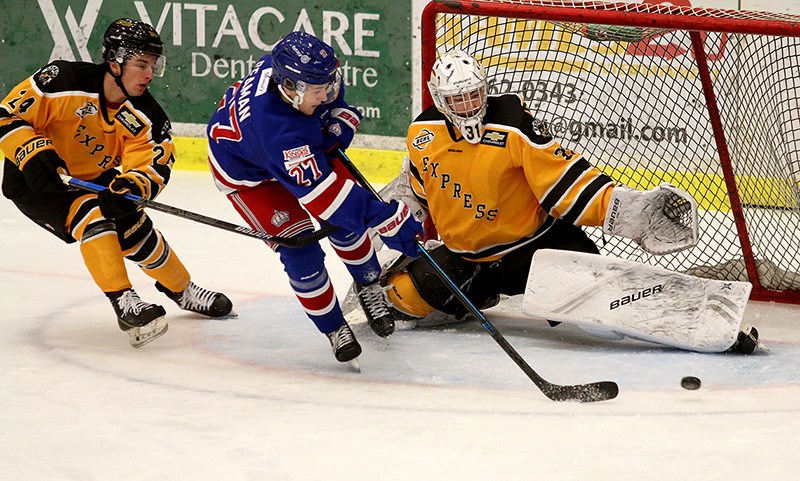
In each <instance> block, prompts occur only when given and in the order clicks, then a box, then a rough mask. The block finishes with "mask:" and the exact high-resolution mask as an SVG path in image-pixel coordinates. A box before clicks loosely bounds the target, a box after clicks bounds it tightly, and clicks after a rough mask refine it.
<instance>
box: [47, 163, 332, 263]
mask: <svg viewBox="0 0 800 481" xmlns="http://www.w3.org/2000/svg"><path fill="white" fill-rule="evenodd" d="M61 180H62V181H63V182H64V183H65V184H67V185H69V186H72V187H76V188H78V189H82V190H86V191H88V192H100V191H102V190H106V189H107V187H104V186H102V185H98V184H94V183H92V182H87V181H85V180H81V179H76V178H75V177H70V176H68V175H64V174H61ZM124 197H125V198H126V199H128V200H131V201H133V202H135V203H136V204H138V205H140V206H142V207H147V208H149V209H153V210H157V211H159V212H165V213H167V214H171V215H174V216H177V217H182V218H184V219H189V220H193V221H195V222H199V223H201V224H205V225H210V226H211V227H216V228H217V229H222V230H226V231H229V232H235V233H237V234H242V235H244V236H247V237H253V238H255V239H260V240H263V241H267V242H272V243H274V244H278V245H281V246H284V247H303V246H306V245H308V244H311V243H312V242H317V241H319V240H320V239H323V238H325V237H327V236H328V235H329V234H330V233H331V232H333V231H334V230H336V226H334V225H331V224H326V225H324V226H322V227H321V228H319V229H317V230H315V231H314V232H312V233H310V234H301V235H298V236H294V237H281V236H273V235H269V234H267V233H266V232H259V231H256V230H253V229H250V228H248V227H244V226H240V225H236V224H232V223H230V222H226V221H224V220H219V219H215V218H213V217H208V216H205V215H203V214H198V213H196V212H191V211H188V210H184V209H179V208H178V207H173V206H171V205H166V204H161V203H159V202H154V201H152V200H148V199H144V198H142V197H139V196H137V195H133V194H125V196H124Z"/></svg>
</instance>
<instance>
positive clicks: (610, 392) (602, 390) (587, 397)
mask: <svg viewBox="0 0 800 481" xmlns="http://www.w3.org/2000/svg"><path fill="white" fill-rule="evenodd" d="M335 152H336V154H337V155H338V156H339V158H340V159H341V160H342V164H344V166H345V167H346V168H347V170H348V171H350V173H351V174H352V175H353V177H355V179H356V180H357V181H358V183H359V184H361V186H363V187H364V188H365V189H367V190H369V191H370V192H372V194H373V195H374V196H375V197H376V198H378V199H380V195H378V192H377V191H376V190H375V188H374V187H372V185H371V184H370V183H369V182H368V181H367V179H366V178H365V177H364V175H363V174H361V172H360V171H359V170H358V169H357V168H356V166H355V165H353V163H352V162H351V161H350V159H349V158H348V157H347V155H346V154H345V153H344V151H342V150H341V149H336V150H335ZM381 200H382V199H381ZM417 251H418V252H419V253H420V255H421V256H422V257H423V258H424V259H425V260H426V261H427V262H428V263H429V264H430V265H431V267H433V270H434V272H435V273H436V275H437V276H438V277H439V280H441V281H442V283H444V285H445V286H446V287H447V288H448V289H449V290H450V292H452V293H453V295H454V296H455V297H456V298H457V299H458V300H459V302H461V304H462V305H463V306H464V307H465V308H466V309H467V310H468V311H469V312H470V313H472V315H474V316H475V317H476V318H477V319H478V320H479V321H480V323H481V326H482V327H483V328H484V329H485V330H486V332H488V333H489V334H490V335H491V336H492V339H494V340H495V342H497V344H499V345H500V347H501V348H502V349H503V351H505V352H506V354H508V356H509V357H510V358H511V360H513V361H514V363H516V365H517V366H519V368H520V369H522V371H523V372H524V373H525V374H526V375H527V376H528V378H529V379H530V380H531V381H533V383H534V384H535V385H536V387H538V388H539V389H540V390H541V391H542V393H543V394H544V395H545V396H547V397H548V398H550V399H552V400H553V401H579V402H594V401H605V400H608V399H614V398H615V397H617V394H619V386H617V383H615V382H612V381H601V382H594V383H590V384H579V385H560V384H553V383H551V382H549V381H547V380H546V379H544V378H543V377H542V376H540V375H539V374H538V373H537V372H536V371H534V370H533V368H532V367H531V366H530V365H529V364H528V363H527V362H525V359H523V358H522V356H520V354H519V353H518V352H517V351H516V349H514V347H513V346H511V344H509V342H508V341H507V340H506V338H505V337H504V336H503V335H502V334H500V332H498V331H497V329H495V327H494V326H493V325H492V323H491V322H489V320H488V319H486V316H484V315H483V313H482V312H481V311H480V310H479V309H478V308H477V307H475V304H473V303H472V301H470V300H469V299H468V298H467V296H466V295H465V294H464V292H463V291H462V290H461V289H459V287H458V286H457V285H456V284H455V283H454V282H453V280H452V279H450V277H449V276H448V275H447V273H445V272H444V270H443V269H442V268H441V266H440V265H439V264H438V263H437V262H436V261H435V260H434V259H433V257H431V255H430V254H429V253H428V251H426V250H425V247H424V246H423V245H422V243H421V242H419V241H417Z"/></svg>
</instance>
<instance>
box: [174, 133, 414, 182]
mask: <svg viewBox="0 0 800 481" xmlns="http://www.w3.org/2000/svg"><path fill="white" fill-rule="evenodd" d="M174 141H175V148H176V149H177V151H178V158H177V160H176V161H175V168H176V169H184V170H206V171H207V170H208V163H207V160H206V159H207V153H206V150H207V144H206V139H205V138H198V137H175V139H174ZM347 155H348V156H349V157H350V159H351V160H352V161H353V163H354V164H356V166H357V167H358V169H359V170H360V171H361V172H362V173H363V174H364V176H365V177H366V178H367V180H369V181H370V182H374V183H376V184H388V183H389V181H391V180H392V179H393V178H395V177H396V176H397V174H398V173H400V167H401V165H402V163H403V155H404V153H403V152H398V151H392V150H374V149H356V148H350V149H347Z"/></svg>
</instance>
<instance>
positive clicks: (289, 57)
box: [272, 32, 342, 110]
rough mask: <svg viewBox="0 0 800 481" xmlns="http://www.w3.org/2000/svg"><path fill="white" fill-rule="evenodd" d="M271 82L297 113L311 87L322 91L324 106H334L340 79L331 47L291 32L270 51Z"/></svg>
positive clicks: (337, 63) (302, 33)
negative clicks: (322, 89)
mask: <svg viewBox="0 0 800 481" xmlns="http://www.w3.org/2000/svg"><path fill="white" fill-rule="evenodd" d="M272 80H273V81H274V82H275V84H276V85H277V86H278V90H279V91H280V92H281V95H283V97H284V98H285V99H286V100H287V101H288V102H289V103H291V104H292V107H294V108H295V109H298V110H299V109H300V104H302V103H303V96H304V95H305V93H306V92H307V91H308V90H309V89H311V88H313V87H323V88H324V89H325V94H326V98H325V101H324V102H323V103H326V104H327V103H330V102H333V101H334V100H335V99H336V97H338V96H339V88H340V86H341V82H342V77H341V74H340V73H339V60H338V59H337V58H336V54H335V53H334V51H333V47H331V46H330V45H328V44H327V43H325V42H323V41H322V40H320V39H318V38H317V37H315V36H313V35H310V34H308V33H305V32H292V33H290V34H288V35H286V36H285V37H283V39H281V41H280V42H278V43H277V44H276V45H275V48H273V49H272ZM287 91H292V92H293V93H294V95H293V96H292V95H289V94H287Z"/></svg>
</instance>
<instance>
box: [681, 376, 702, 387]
mask: <svg viewBox="0 0 800 481" xmlns="http://www.w3.org/2000/svg"><path fill="white" fill-rule="evenodd" d="M681 387H682V388H684V389H688V390H689V391H694V390H696V389H700V378H696V377H694V376H686V377H684V378H683V379H681Z"/></svg>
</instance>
